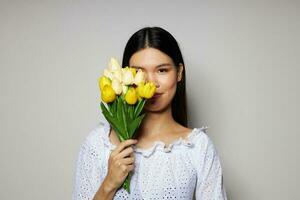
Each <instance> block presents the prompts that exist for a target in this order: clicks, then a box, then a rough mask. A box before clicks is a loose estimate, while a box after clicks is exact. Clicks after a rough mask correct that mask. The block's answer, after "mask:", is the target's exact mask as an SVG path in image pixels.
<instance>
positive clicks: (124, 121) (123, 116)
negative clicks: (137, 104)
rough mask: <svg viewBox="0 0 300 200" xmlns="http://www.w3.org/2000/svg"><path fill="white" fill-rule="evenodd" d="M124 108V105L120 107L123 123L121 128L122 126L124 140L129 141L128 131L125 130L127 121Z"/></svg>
mask: <svg viewBox="0 0 300 200" xmlns="http://www.w3.org/2000/svg"><path fill="white" fill-rule="evenodd" d="M122 101H123V100H122ZM122 104H123V102H122ZM125 107H126V105H124V104H123V106H122V122H123V126H124V131H125V133H126V139H129V135H128V129H127V120H126V119H127V116H126V114H125V109H126V108H125Z"/></svg>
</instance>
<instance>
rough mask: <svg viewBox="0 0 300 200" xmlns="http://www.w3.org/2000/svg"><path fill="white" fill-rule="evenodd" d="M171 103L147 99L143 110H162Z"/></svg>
mask: <svg viewBox="0 0 300 200" xmlns="http://www.w3.org/2000/svg"><path fill="white" fill-rule="evenodd" d="M170 106H171V104H163V103H162V102H155V101H153V100H151V99H149V100H147V102H146V104H145V107H144V110H145V112H163V111H165V110H167V109H168V108H169V107H170Z"/></svg>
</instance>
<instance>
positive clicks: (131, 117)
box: [128, 105, 134, 121]
mask: <svg viewBox="0 0 300 200" xmlns="http://www.w3.org/2000/svg"><path fill="white" fill-rule="evenodd" d="M128 113H129V118H130V121H132V120H133V114H134V106H133V105H130V106H129V111H128Z"/></svg>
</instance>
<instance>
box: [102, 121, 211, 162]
mask: <svg viewBox="0 0 300 200" xmlns="http://www.w3.org/2000/svg"><path fill="white" fill-rule="evenodd" d="M101 123H102V125H104V134H100V136H101V138H102V139H103V142H104V145H106V146H107V147H108V148H109V150H113V149H115V148H116V145H114V144H112V143H111V142H110V139H109V133H110V129H111V126H110V124H109V123H108V122H101ZM208 128H209V127H201V128H193V129H192V131H190V133H189V134H188V136H187V137H186V138H182V137H180V138H178V139H176V140H174V141H173V142H172V143H170V144H169V145H168V146H167V145H166V144H165V143H164V142H162V141H160V140H158V141H155V142H154V143H153V145H152V147H150V148H146V149H142V148H138V147H136V146H133V149H134V151H135V152H137V153H140V154H141V155H143V156H144V157H149V156H151V155H152V154H153V153H154V152H155V151H156V150H159V151H163V152H165V153H168V152H171V151H172V149H173V147H175V146H180V145H184V146H186V147H190V148H191V147H193V146H194V141H193V140H194V137H195V136H196V135H198V134H200V133H201V132H202V131H203V132H206V130H207V129H208Z"/></svg>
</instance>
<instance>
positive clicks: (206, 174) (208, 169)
mask: <svg viewBox="0 0 300 200" xmlns="http://www.w3.org/2000/svg"><path fill="white" fill-rule="evenodd" d="M205 136H206V137H205V141H206V142H205V145H203V147H204V149H205V150H204V152H203V154H202V155H203V159H202V165H201V169H200V171H199V174H201V176H199V177H200V180H198V181H197V185H196V191H195V194H196V200H227V196H226V191H225V187H224V183H223V174H222V167H221V163H220V158H219V156H218V152H217V150H216V148H215V146H214V144H213V143H212V141H211V139H210V138H209V137H208V136H207V135H205Z"/></svg>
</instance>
